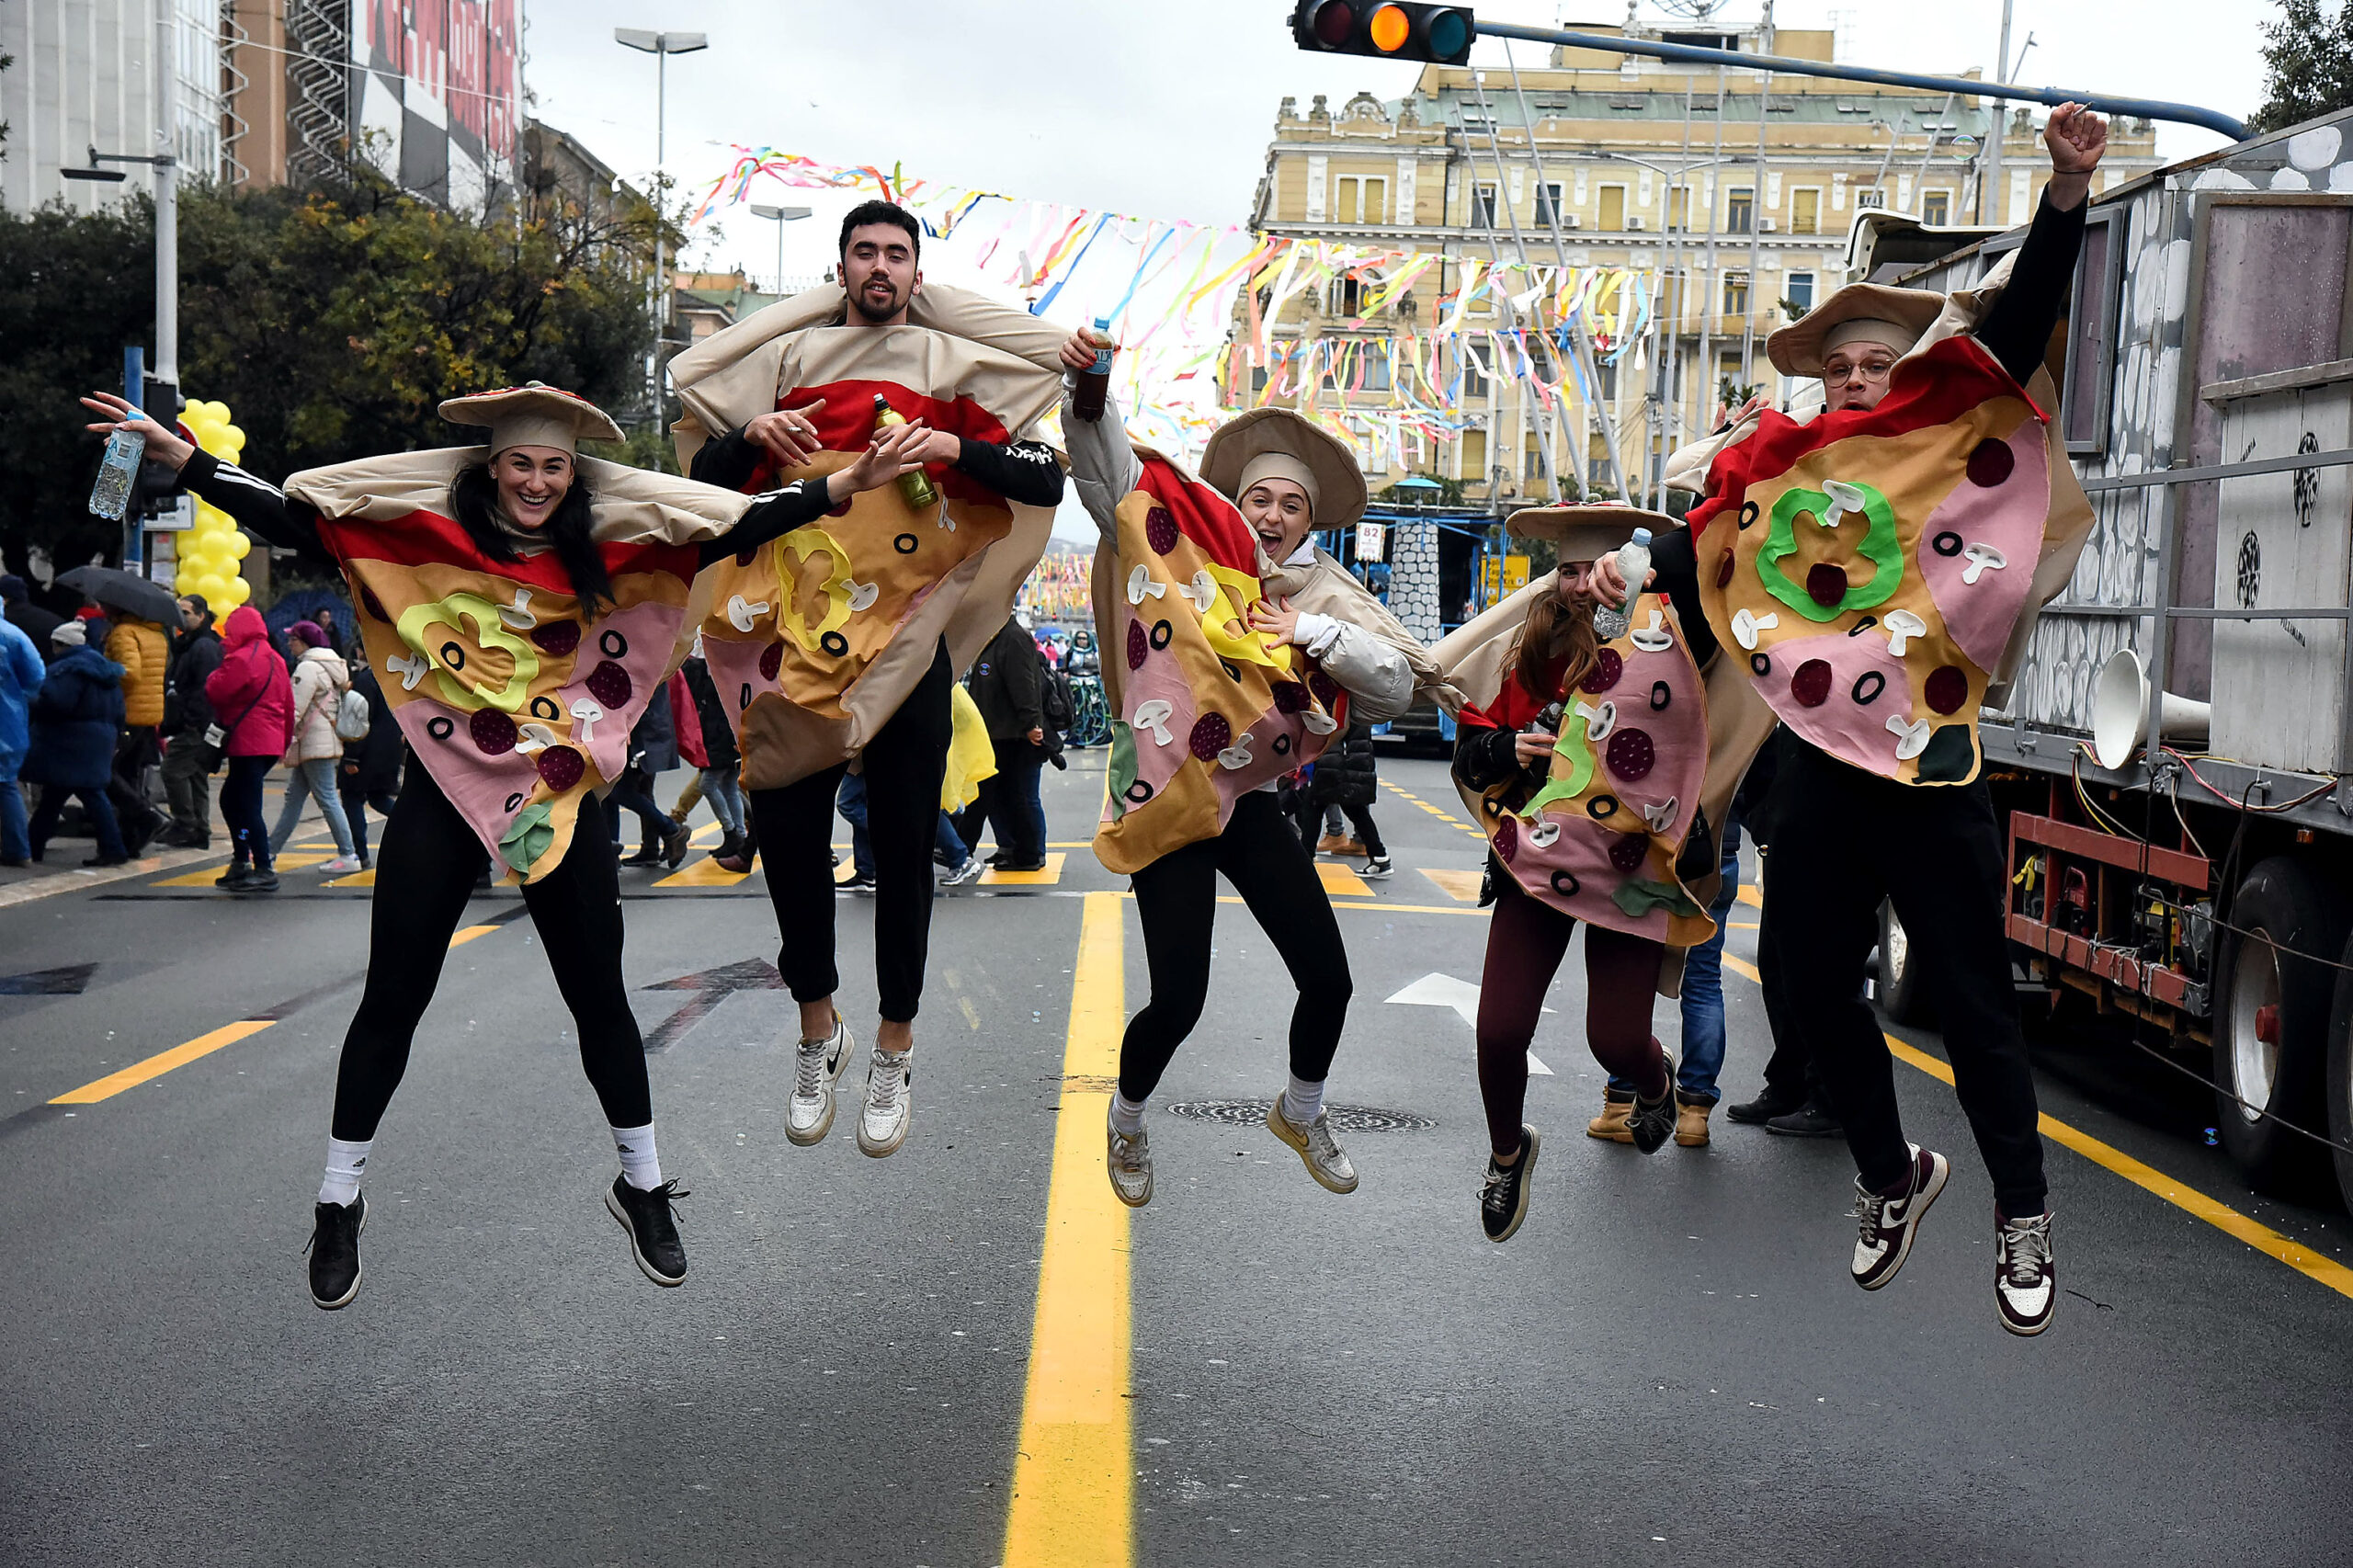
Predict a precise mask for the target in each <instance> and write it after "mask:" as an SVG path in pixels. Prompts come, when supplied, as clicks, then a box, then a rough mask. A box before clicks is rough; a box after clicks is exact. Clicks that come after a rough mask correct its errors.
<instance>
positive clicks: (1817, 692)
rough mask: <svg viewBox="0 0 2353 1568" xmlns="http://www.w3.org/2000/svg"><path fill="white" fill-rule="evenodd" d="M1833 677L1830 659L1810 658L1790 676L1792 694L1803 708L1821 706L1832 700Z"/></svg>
mask: <svg viewBox="0 0 2353 1568" xmlns="http://www.w3.org/2000/svg"><path fill="white" fill-rule="evenodd" d="M1833 678H1834V677H1833V676H1832V674H1831V669H1830V661H1828V660H1827V659H1808V660H1807V661H1806V662H1805V663H1804V664H1802V665H1799V666H1798V673H1797V674H1795V675H1793V676H1790V696H1791V697H1793V698H1795V699H1797V702H1798V705H1799V706H1800V707H1802V708H1819V707H1821V706H1822V705H1823V704H1824V703H1825V702H1827V701H1829V700H1830V683H1831V681H1832V679H1833Z"/></svg>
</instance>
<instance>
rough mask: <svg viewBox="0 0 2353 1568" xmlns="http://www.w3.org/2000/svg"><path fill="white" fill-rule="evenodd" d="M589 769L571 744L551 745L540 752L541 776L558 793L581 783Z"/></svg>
mask: <svg viewBox="0 0 2353 1568" xmlns="http://www.w3.org/2000/svg"><path fill="white" fill-rule="evenodd" d="M587 771H588V765H587V763H585V761H583V760H582V759H581V756H580V754H579V753H578V752H576V751H574V750H573V749H572V748H571V747H570V746H550V747H548V749H547V750H545V751H543V752H541V753H540V778H544V779H546V780H547V785H548V788H549V789H551V790H556V791H557V792H558V793H561V792H563V790H569V789H571V788H572V787H573V786H574V784H577V783H579V782H580V780H581V778H582V776H583V775H585V773H586V772H587Z"/></svg>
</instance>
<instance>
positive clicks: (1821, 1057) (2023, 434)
mask: <svg viewBox="0 0 2353 1568" xmlns="http://www.w3.org/2000/svg"><path fill="white" fill-rule="evenodd" d="M2083 222H2084V206H2083V204H2082V203H2081V202H2080V201H2078V204H2077V205H2076V206H2075V208H2073V209H2072V210H2066V211H2061V210H2057V209H2055V208H2053V207H2052V204H2051V201H2050V199H2049V197H2048V195H2046V197H2045V199H2043V201H2042V203H2041V204H2040V209H2039V210H2038V211H2037V212H2036V214H2035V218H2034V222H2033V223H2032V225H2031V227H2030V228H2029V231H2028V233H2027V236H2026V240H2025V243H2024V244H2022V245H2020V246H2019V247H2018V250H2017V251H2015V252H2014V253H2012V255H2011V256H2009V257H2007V258H2005V260H2004V261H2003V263H2002V264H2000V265H1999V266H1998V267H1996V268H1995V271H1994V272H1993V273H1992V274H1990V275H1989V277H1988V278H1987V280H1986V281H1985V282H1984V284H1982V285H1981V286H1980V287H1979V288H1977V289H1976V290H1972V291H1970V292H1968V293H1963V294H1955V295H1952V296H1949V297H1948V296H1945V295H1940V294H1935V293H1929V292H1925V291H1922V290H1904V289H1892V288H1886V287H1881V286H1879V285H1871V284H1857V285H1853V286H1850V287H1848V288H1847V289H1843V290H1839V291H1838V292H1837V293H1836V294H1834V295H1832V296H1831V297H1830V298H1829V299H1827V300H1825V301H1823V302H1822V304H1820V305H1818V306H1816V307H1815V309H1814V310H1813V312H1810V313H1809V314H1807V315H1806V316H1805V317H1803V318H1802V319H1801V320H1800V321H1799V322H1797V323H1795V324H1792V325H1790V326H1787V327H1784V328H1782V329H1781V330H1780V331H1779V332H1776V333H1775V334H1774V335H1772V337H1771V338H1770V339H1768V343H1767V351H1768V354H1770V356H1771V357H1772V360H1773V363H1774V364H1775V365H1776V366H1777V367H1779V369H1781V370H1782V372H1783V373H1785V374H1788V375H1796V376H1818V375H1822V374H1823V373H1824V361H1825V359H1826V358H1828V357H1829V356H1831V355H1833V354H1841V358H1842V366H1843V365H1844V364H1846V363H1847V362H1849V361H1851V362H1853V363H1855V364H1860V363H1862V362H1863V361H1864V360H1865V359H1867V358H1871V357H1874V356H1875V357H1876V358H1878V359H1879V361H1880V362H1881V363H1883V364H1887V365H1889V366H1890V367H1891V368H1890V369H1888V370H1886V371H1885V372H1883V375H1884V382H1883V384H1884V388H1885V390H1884V392H1883V393H1881V395H1878V396H1877V397H1876V398H1874V397H1872V396H1871V395H1870V382H1869V381H1866V383H1865V391H1864V392H1862V393H1859V394H1855V395H1853V396H1850V397H1847V398H1846V399H1845V401H1847V402H1849V403H1852V404H1853V406H1850V407H1847V408H1843V409H1841V410H1839V411H1836V412H1825V413H1824V414H1822V415H1818V416H1817V417H1816V418H1814V419H1813V420H1812V421H1810V422H1807V423H1803V424H1800V423H1797V422H1794V421H1792V420H1790V419H1789V418H1788V417H1786V416H1784V415H1780V414H1779V413H1775V412H1770V411H1768V412H1766V413H1764V414H1762V415H1759V416H1756V417H1754V418H1752V419H1750V420H1748V421H1745V422H1744V423H1743V424H1741V425H1740V426H1737V427H1735V428H1733V429H1732V430H1730V431H1727V432H1725V433H1724V434H1723V435H1722V436H1721V437H1716V438H1714V439H1712V440H1711V441H1710V442H1708V443H1705V444H1703V446H1702V447H1700V448H1699V449H1697V450H1695V451H1693V452H1690V453H1688V454H1677V457H1676V458H1674V459H1672V460H1670V462H1669V466H1668V481H1669V483H1678V482H1679V483H1685V484H1688V485H1690V486H1692V487H1693V488H1696V489H1699V491H1701V493H1702V499H1701V501H1700V502H1699V505H1697V506H1694V507H1693V509H1692V511H1691V514H1690V520H1691V526H1692V531H1693V534H1694V536H1695V552H1696V558H1697V562H1698V573H1699V580H1700V584H1701V591H1702V595H1703V597H1704V599H1705V603H1706V609H1707V615H1708V619H1709V620H1710V622H1711V625H1712V626H1713V628H1714V631H1715V632H1716V634H1717V636H1719V637H1720V638H1722V640H1723V641H1724V651H1725V653H1726V655H1727V658H1728V660H1729V661H1731V662H1733V664H1734V667H1736V668H1738V669H1739V670H1741V671H1742V673H1744V674H1745V676H1747V677H1748V679H1749V680H1750V681H1751V682H1752V684H1753V685H1754V687H1755V688H1756V692H1757V694H1758V695H1759V696H1761V697H1762V698H1763V699H1764V700H1765V701H1766V702H1767V703H1768V705H1769V706H1770V707H1771V709H1772V710H1773V711H1774V712H1775V713H1776V714H1777V715H1778V716H1779V719H1780V721H1781V722H1782V723H1783V724H1784V725H1785V726H1786V727H1787V729H1788V731H1789V737H1788V738H1787V739H1785V740H1784V741H1783V742H1782V744H1781V746H1780V750H1779V770H1778V773H1777V775H1776V777H1775V780H1774V784H1773V804H1772V808H1771V810H1772V815H1773V818H1774V821H1775V824H1776V826H1775V833H1774V837H1773V843H1772V852H1771V854H1770V855H1769V856H1768V857H1767V858H1766V862H1765V864H1766V875H1765V907H1764V912H1763V915H1762V919H1763V921H1764V922H1765V923H1767V924H1768V925H1770V926H1773V927H1774V928H1775V929H1776V931H1777V932H1778V933H1779V937H1778V938H1777V939H1776V940H1775V941H1774V943H1773V944H1772V945H1773V947H1774V949H1775V950H1776V951H1777V952H1778V953H1779V969H1780V971H1781V976H1782V979H1781V980H1780V982H1779V990H1780V992H1781V1001H1782V1003H1783V1006H1784V1010H1785V1012H1786V1014H1787V1016H1788V1017H1789V1019H1790V1024H1791V1026H1792V1028H1794V1030H1795V1031H1796V1032H1797V1034H1798V1035H1799V1036H1800V1037H1801V1038H1802V1043H1803V1046H1804V1047H1805V1049H1807V1050H1809V1051H1812V1052H1813V1060H1814V1065H1815V1067H1816V1069H1817V1070H1818V1073H1819V1075H1820V1078H1821V1080H1822V1082H1823V1085H1824V1088H1825V1089H1826V1091H1827V1093H1828V1095H1829V1097H1830V1099H1831V1102H1832V1108H1833V1109H1834V1110H1835V1112H1836V1115H1837V1117H1838V1119H1839V1121H1840V1122H1841V1123H1842V1124H1843V1126H1844V1127H1845V1129H1846V1135H1847V1144H1848V1147H1849V1148H1850V1149H1851V1150H1852V1152H1853V1153H1854V1155H1855V1159H1856V1164H1857V1166H1858V1168H1859V1178H1858V1187H1859V1189H1860V1193H1861V1197H1860V1199H1859V1201H1860V1202H1862V1203H1863V1204H1865V1205H1866V1206H1867V1207H1868V1206H1871V1205H1876V1204H1879V1203H1881V1202H1882V1201H1895V1202H1898V1203H1902V1202H1911V1201H1921V1200H1920V1199H1918V1198H1917V1195H1918V1193H1919V1192H1921V1191H1923V1190H1926V1189H1927V1187H1932V1186H1933V1187H1940V1186H1941V1185H1942V1182H1943V1180H1944V1171H1945V1169H1946V1165H1945V1162H1944V1157H1943V1156H1942V1155H1941V1154H1932V1153H1924V1152H1921V1151H1918V1150H1916V1149H1915V1147H1914V1146H1913V1145H1912V1144H1911V1143H1909V1142H1907V1141H1906V1140H1905V1138H1904V1131H1903V1126H1902V1121H1901V1118H1900V1116H1899V1114H1898V1111H1897V1107H1896V1102H1895V1093H1894V1085H1893V1067H1892V1064H1891V1062H1890V1058H1889V1054H1888V1051H1887V1047H1886V1045H1885V1043H1884V1040H1883V1037H1882V1035H1881V1027H1880V1023H1879V1020H1878V1019H1877V1017H1875V1016H1874V1015H1873V1013H1872V1011H1871V1008H1870V1005H1869V1003H1868V1002H1866V1001H1864V1000H1863V981H1864V966H1865V963H1866V961H1867V960H1868V959H1869V956H1870V951H1871V949H1872V948H1873V947H1874V946H1876V945H1877V941H1878V937H1879V910H1880V907H1881V903H1882V902H1886V903H1891V904H1892V905H1893V911H1894V914H1895V916H1896V917H1897V918H1898V919H1899V920H1900V921H1901V923H1902V925H1903V926H1904V931H1905V934H1906V935H1907V937H1909V939H1910V950H1911V951H1912V953H1913V954H1914V955H1915V957H1917V958H1918V959H1920V960H1921V961H1923V962H1925V963H1927V965H1928V966H1929V968H1930V971H1931V974H1932V983H1933V984H1934V985H1935V987H1936V990H1937V993H1938V1006H1939V1022H1940V1025H1941V1028H1942V1030H1943V1036H1944V1042H1945V1046H1946V1049H1947V1051H1948V1052H1949V1058H1950V1061H1951V1062H1952V1068H1953V1074H1954V1081H1955V1083H1956V1085H1957V1087H1958V1089H1959V1092H1960V1096H1961V1105H1962V1108H1964V1110H1965V1111H1966V1112H1967V1113H1968V1116H1969V1119H1970V1125H1971V1128H1972V1131H1973V1132H1974V1133H1975V1136H1976V1141H1977V1144H1978V1148H1979V1151H1980V1153H1982V1154H1983V1156H1984V1160H1985V1164H1986V1166H1987V1170H1988V1173H1989V1174H1990V1175H1991V1176H1992V1177H1993V1180H1994V1187H1995V1200H1996V1204H1997V1207H1998V1209H1999V1210H2000V1212H2001V1213H2002V1214H2003V1215H2006V1216H2010V1217H2013V1218H2017V1219H2021V1220H2023V1219H2027V1218H2029V1217H2036V1216H2041V1217H2043V1218H2042V1219H2041V1220H2040V1221H2038V1222H2039V1223H2043V1224H2045V1225H2046V1226H2047V1214H2046V1203H2047V1192H2046V1187H2045V1184H2044V1179H2043V1174H2042V1146H2041V1140H2040V1132H2039V1131H2038V1112H2037V1109H2036V1104H2035V1094H2034V1085H2033V1079H2032V1076H2031V1074H2030V1073H2029V1068H2028V1063H2027V1055H2026V1047H2025V1041H2024V1039H2023V1038H2022V1036H2021V1035H2020V1033H2019V1028H2018V1007H2017V1003H2016V1000H2015V999H2014V997H2013V994H2012V992H2011V980H2010V960H2009V943H2008V938H2007V935H2006V922H2005V920H2004V911H2005V909H2006V903H2007V891H2008V882H2009V876H2010V866H2009V855H2008V851H2007V848H2006V844H2005V842H2004V840H2003V838H2002V835H2001V833H2000V830H1999V828H1998V826H1997V824H1996V818H1995V812H1994V809H1993V804H1992V801H1991V799H1990V797H1989V795H1988V793H1987V790H1986V789H1985V786H1984V783H1983V782H1982V781H1980V776H1981V772H1982V768H1983V756H1982V752H1981V749H1980V746H1979V743H1978V738H1977V715H1978V710H1979V707H1980V705H1981V703H1984V702H1985V701H1988V700H1993V699H1996V698H1997V697H1998V694H1999V692H2000V691H2001V690H2002V689H2003V688H2004V687H2006V684H2007V682H2008V680H2009V679H2010V677H2011V676H2012V674H2013V672H2014V671H2015V669H2016V668H2017V665H2018V661H2019V658H2020V655H2021V653H2022V651H2023V650H2024V647H2025V644H2026V640H2027V637H2028V634H2029V631H2030V630H2031V627H2032V624H2033V619H2034V615H2035V612H2036V611H2037V610H2038V609H2039V608H2040V606H2041V605H2042V604H2043V603H2044V602H2046V601H2047V600H2048V599H2049V598H2051V597H2052V596H2053V595H2055V594H2056V593H2057V592H2058V591H2059V589H2060V588H2061V587H2063V586H2064V585H2065V583H2066V581H2067V579H2068V577H2069V576H2070V575H2071V574H2073V572H2074V569H2075V558H2076V555H2077V553H2078V552H2079V551H2080V550H2081V548H2082V545H2083V540H2084V539H2085V537H2086V533H2087V531H2088V528H2089V524H2090V516H2091V514H2090V508H2089V506H2088V504H2087V503H2086V501H2085V499H2084V495H2083V491H2082V488H2081V486H2080V485H2079V484H2078V483H2076V481H2075V472H2074V470H2073V468H2072V467H2071V466H2070V464H2069V463H2068V461H2067V459H2066V456H2065V453H2064V452H2063V449H2062V448H2061V445H2060V443H2059V440H2058V438H2057V436H2056V432H2055V430H2054V428H2053V417H2054V415H2055V414H2056V411H2057V406H2058V402H2057V397H2056V395H2055V393H2054V392H2053V390H2052V381H2051V376H2050V370H2049V365H2048V361H2049V358H2050V355H2051V354H2052V351H2053V350H2052V343H2053V335H2054V328H2055V326H2056V324H2057V321H2058V317H2059V314H2060V312H2061V309H2062V307H2063V303H2064V301H2065V299H2066V296H2067V291H2068V287H2069V283H2070V280H2071V277H2072V274H2073V271H2074V267H2075V256H2076V254H2077V250H2078V248H2079V245H2080V243H2081V239H2082V233H2083ZM1842 351H1843V353H1842ZM1858 373H1859V372H1858ZM1852 384H1853V381H1852V379H1851V378H1847V377H1844V376H1842V378H1841V381H1840V385H1841V387H1842V388H1844V387H1846V386H1849V385H1852ZM1906 1195H1910V1196H1909V1197H1907V1196H1906ZM1872 1212H1874V1213H1876V1212H1879V1210H1877V1209H1873V1210H1872ZM2042 1235H2043V1237H2044V1242H2043V1245H2045V1246H2046V1247H2047V1238H2048V1232H2047V1228H2046V1229H2045V1230H2044V1231H2043V1232H2042ZM1867 1254H1868V1255H1869V1256H1867ZM1882 1255H1884V1256H1882ZM1893 1256H1895V1255H1894V1254H1893V1253H1890V1252H1889V1251H1888V1249H1887V1247H1886V1246H1885V1245H1881V1244H1872V1243H1870V1238H1868V1237H1867V1238H1866V1244H1864V1245H1860V1246H1859V1247H1858V1249H1857V1262H1856V1278H1858V1280H1859V1281H1862V1282H1864V1283H1866V1284H1870V1283H1873V1282H1874V1280H1877V1281H1878V1282H1883V1281H1884V1278H1886V1276H1887V1275H1890V1274H1892V1273H1893V1265H1891V1264H1889V1263H1888V1262H1886V1261H1885V1258H1886V1257H1893ZM1897 1261H1898V1262H1900V1257H1899V1258H1897ZM1875 1270H1877V1271H1878V1272H1874V1271H1875ZM2045 1283H2046V1284H2047V1280H2046V1281H2045Z"/></svg>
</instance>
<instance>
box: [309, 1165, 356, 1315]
mask: <svg viewBox="0 0 2353 1568" xmlns="http://www.w3.org/2000/svg"><path fill="white" fill-rule="evenodd" d="M367 1223H368V1199H367V1197H366V1195H365V1194H357V1195H354V1197H353V1198H352V1199H351V1201H350V1202H349V1203H321V1204H318V1205H316V1206H315V1207H314V1208H313V1210H311V1244H310V1248H309V1250H310V1254H311V1300H312V1301H313V1302H314V1303H315V1304H317V1305H318V1306H319V1307H321V1308H323V1309H324V1310H325V1311H327V1312H334V1311H335V1309H336V1308H338V1307H347V1306H349V1305H350V1304H351V1298H352V1297H354V1296H357V1295H358V1294H359V1232H360V1230H361V1228H362V1227H364V1226H365V1225H366V1224H367Z"/></svg>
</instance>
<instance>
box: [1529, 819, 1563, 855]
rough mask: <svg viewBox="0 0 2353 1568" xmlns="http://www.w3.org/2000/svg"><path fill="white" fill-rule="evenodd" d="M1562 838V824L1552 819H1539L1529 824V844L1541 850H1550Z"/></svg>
mask: <svg viewBox="0 0 2353 1568" xmlns="http://www.w3.org/2000/svg"><path fill="white" fill-rule="evenodd" d="M1560 836H1561V824H1559V823H1557V822H1555V821H1553V820H1552V818H1551V817H1539V818H1537V819H1536V820H1535V821H1534V822H1531V823H1529V824H1528V842H1529V844H1531V845H1534V846H1536V847H1537V848H1539V849H1550V848H1552V844H1553V841H1554V840H1556V839H1558V838H1559V837H1560Z"/></svg>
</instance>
